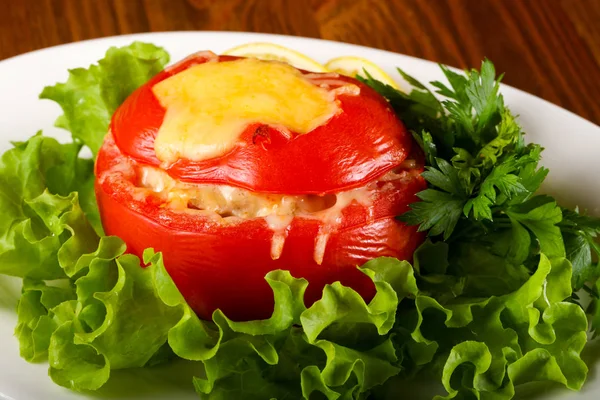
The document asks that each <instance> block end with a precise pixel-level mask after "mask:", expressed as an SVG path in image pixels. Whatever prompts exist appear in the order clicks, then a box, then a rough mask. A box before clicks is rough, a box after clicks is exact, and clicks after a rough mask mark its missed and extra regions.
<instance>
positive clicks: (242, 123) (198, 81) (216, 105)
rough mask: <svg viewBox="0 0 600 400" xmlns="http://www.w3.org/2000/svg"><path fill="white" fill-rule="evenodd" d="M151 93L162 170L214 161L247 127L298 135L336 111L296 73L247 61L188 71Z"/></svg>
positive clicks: (327, 95) (325, 94) (329, 96)
mask: <svg viewBox="0 0 600 400" xmlns="http://www.w3.org/2000/svg"><path fill="white" fill-rule="evenodd" d="M153 92H154V95H155V96H156V97H157V99H158V101H159V102H160V104H161V105H162V106H163V107H164V108H165V109H166V114H165V118H164V121H163V123H162V125H161V127H160V129H159V131H158V135H157V137H156V140H155V142H154V149H155V151H156V155H157V157H158V159H159V160H160V161H161V162H163V163H164V164H166V165H168V164H171V163H173V162H175V161H177V160H178V159H180V158H187V159H189V160H192V161H201V160H204V159H208V158H213V157H217V156H220V155H222V154H224V153H226V152H227V151H228V150H230V149H231V148H232V147H233V146H234V145H235V144H236V143H237V139H238V137H239V135H240V134H241V133H242V132H243V130H244V128H245V127H247V126H248V125H249V124H252V123H262V124H267V125H270V126H273V127H275V128H276V129H279V130H281V131H282V132H284V134H285V132H289V131H293V132H296V133H299V134H304V133H308V132H310V131H312V130H314V129H315V128H317V127H319V126H321V125H323V124H325V123H326V122H327V121H328V120H329V119H330V118H331V117H333V116H334V115H335V114H336V113H337V112H339V106H338V105H337V103H336V101H335V94H334V93H332V92H330V91H328V90H326V89H324V88H321V87H319V86H316V85H314V84H313V83H311V81H310V80H309V79H307V78H306V77H305V76H303V74H302V73H301V72H300V71H298V70H296V69H295V68H293V67H291V66H289V65H287V64H283V63H279V62H272V61H261V60H256V59H251V58H249V59H240V60H236V61H229V62H206V63H204V64H199V65H195V66H192V67H190V68H188V69H187V70H185V71H183V72H180V73H178V74H176V75H174V76H172V77H170V78H167V79H165V80H164V81H161V82H159V83H158V84H156V85H155V86H154V87H153Z"/></svg>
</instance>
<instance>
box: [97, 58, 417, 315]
mask: <svg viewBox="0 0 600 400" xmlns="http://www.w3.org/2000/svg"><path fill="white" fill-rule="evenodd" d="M422 170H423V159H422V155H421V152H420V149H419V148H418V146H417V145H416V144H415V143H414V142H413V140H412V137H411V135H410V133H409V132H408V131H407V130H406V129H405V128H404V126H403V124H402V123H401V121H399V120H398V119H397V118H396V116H395V115H394V113H393V111H392V109H391V108H390V107H389V105H388V104H387V102H386V100H385V99H384V98H382V97H381V96H380V95H378V94H377V93H376V92H375V91H373V90H372V89H371V88H369V87H368V86H366V85H364V84H362V83H361V82H359V81H357V80H355V79H352V78H349V77H344V76H339V75H337V74H317V73H309V72H306V71H301V70H297V69H295V68H293V67H291V66H289V65H287V64H283V63H278V62H269V61H259V60H256V59H247V58H237V57H228V56H217V55H215V54H213V53H210V52H204V53H198V54H195V55H192V56H190V57H188V58H187V59H185V60H183V61H181V62H180V63H178V64H176V65H174V66H172V67H170V68H168V69H166V70H165V71H163V72H161V73H159V74H158V75H157V76H155V77H154V78H153V79H152V80H150V81H149V82H148V83H147V84H145V85H143V86H142V87H140V88H139V89H138V90H137V91H135V92H134V93H133V94H132V95H131V96H130V97H129V98H127V99H126V101H125V102H124V103H123V104H122V105H121V106H120V107H119V109H118V110H117V111H116V112H115V114H114V115H113V118H112V121H111V126H110V131H109V132H108V134H107V136H106V139H105V141H104V145H103V146H102V148H101V149H100V151H99V154H98V157H97V161H96V196H97V200H98V204H99V207H100V213H101V217H102V223H103V226H104V229H105V231H106V233H107V234H109V235H116V236H119V237H121V238H122V239H123V240H124V241H125V242H126V243H127V245H128V251H129V252H131V253H133V254H136V255H138V256H141V254H142V253H143V251H144V249H146V248H149V247H152V248H154V249H155V250H156V251H161V252H162V253H163V255H164V260H165V266H166V268H167V271H168V272H169V274H170V275H171V277H172V278H173V280H174V282H175V284H176V285H177V287H178V288H179V290H180V291H181V293H182V294H183V296H184V297H185V299H186V300H187V302H188V303H189V304H190V306H191V307H192V308H193V309H194V310H195V311H196V313H197V314H198V315H199V316H200V317H201V318H205V319H209V318H210V317H211V314H212V312H214V311H215V310H216V309H221V310H222V311H223V312H224V313H225V314H226V315H227V316H228V317H230V318H232V319H234V320H250V319H261V318H267V317H268V316H270V315H271V313H272V312H273V294H272V290H271V288H270V287H269V285H268V284H267V282H266V281H265V279H264V277H265V275H266V274H267V273H268V272H269V271H272V270H275V269H284V270H288V271H290V273H291V274H292V275H293V276H295V277H302V278H305V279H306V280H307V281H308V282H309V285H308V288H307V291H306V293H305V302H306V304H307V305H310V304H311V303H312V302H314V301H315V300H317V299H318V298H320V296H321V293H322V289H323V287H324V286H325V285H326V284H329V283H333V282H335V281H340V282H341V283H342V284H344V285H347V286H350V287H352V288H353V289H355V290H356V291H357V292H358V293H360V294H361V295H362V296H363V297H364V298H365V300H369V299H370V298H371V297H372V296H373V295H374V293H375V287H374V286H373V283H372V281H371V279H369V278H368V277H367V276H365V275H364V274H362V273H361V272H360V271H359V270H358V268H357V267H359V266H361V265H362V264H364V263H365V262H366V261H368V260H370V259H373V258H376V257H379V256H392V257H397V258H399V259H410V258H411V257H412V254H413V251H414V250H415V248H416V247H417V246H418V245H419V244H420V243H421V242H422V240H423V235H422V234H421V233H418V232H417V231H416V228H415V227H409V226H406V225H405V224H403V223H402V222H400V221H398V220H397V219H396V216H398V215H400V214H402V213H404V212H405V211H407V210H408V205H409V204H410V203H413V202H415V201H417V198H416V196H415V194H416V193H417V192H419V191H421V190H423V189H424V188H425V182H424V180H423V179H422V178H421V176H420V173H421V172H422Z"/></svg>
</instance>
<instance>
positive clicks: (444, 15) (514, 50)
mask: <svg viewBox="0 0 600 400" xmlns="http://www.w3.org/2000/svg"><path fill="white" fill-rule="evenodd" d="M0 6H1V8H0V60H1V59H4V58H8V57H11V56H14V55H17V54H20V53H24V52H28V51H31V50H36V49H39V48H43V47H48V46H53V45H57V44H61V43H67V42H73V41H78V40H84V39H90V38H96V37H101V36H110V35H119V34H126V33H135V32H148V31H171V30H228V31H251V32H269V33H281V34H288V35H299V36H308V37H320V38H325V39H331V40H339V41H343V42H349V43H356V44H361V45H366V46H371V47H377V48H381V49H386V50H391V51H395V52H399V53H404V54H409V55H413V56H416V57H421V58H425V59H429V60H433V61H437V62H441V63H445V64H449V65H452V66H456V67H462V68H464V67H475V66H478V65H479V63H480V62H481V60H482V58H483V57H488V58H490V59H491V60H492V61H493V62H494V63H495V64H496V67H497V69H498V70H499V71H503V72H505V73H506V77H505V80H504V81H505V82H506V83H508V84H510V85H513V86H516V87H518V88H520V89H523V90H525V91H528V92H530V93H533V94H535V95H538V96H540V97H543V98H545V99H547V100H549V101H551V102H553V103H556V104H559V105H561V106H563V107H565V108H567V109H569V110H571V111H573V112H575V113H577V114H579V115H581V116H583V117H585V118H587V119H589V120H591V121H593V122H595V123H596V124H600V0H0ZM2 79H6V77H3V78H2Z"/></svg>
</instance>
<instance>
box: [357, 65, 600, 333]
mask: <svg viewBox="0 0 600 400" xmlns="http://www.w3.org/2000/svg"><path fill="white" fill-rule="evenodd" d="M440 67H441V69H442V71H443V73H444V75H445V78H446V80H447V83H443V82H440V81H435V82H431V83H430V85H428V86H426V85H424V84H422V83H421V82H419V81H418V80H416V79H415V78H413V77H411V76H410V75H408V74H407V73H405V72H404V71H402V70H400V69H398V72H399V73H400V74H401V75H402V77H403V78H404V79H405V80H406V82H408V83H409V84H410V85H411V86H412V91H411V92H410V93H404V92H402V91H399V90H396V89H394V88H393V87H391V86H388V85H385V84H383V83H381V82H379V81H377V80H375V79H374V78H373V77H372V76H370V75H369V74H368V73H367V72H366V71H365V73H366V76H367V78H364V79H363V81H364V82H365V83H367V84H368V85H369V86H371V87H372V88H374V89H375V90H377V91H378V92H379V93H380V94H382V95H383V96H384V97H386V98H387V99H388V101H389V102H390V104H391V106H392V107H393V108H394V110H395V112H396V113H397V115H398V117H399V118H400V119H401V120H402V121H403V122H404V123H405V125H406V126H407V128H408V129H409V130H410V131H411V132H412V134H413V136H414V137H415V140H416V141H417V143H418V144H419V145H420V147H421V148H422V149H423V152H424V154H425V158H426V167H425V169H426V170H425V172H424V173H423V174H422V175H423V177H424V178H425V179H426V180H427V182H428V188H427V189H426V190H424V191H422V192H420V193H418V197H419V198H420V199H421V201H420V202H417V203H414V204H412V205H411V209H410V211H408V212H407V213H405V214H404V215H402V216H400V217H399V218H400V219H401V220H403V221H405V222H406V223H408V224H411V225H418V226H419V230H420V231H427V232H428V235H429V237H430V238H431V241H432V242H433V243H436V242H444V243H447V244H448V245H450V247H449V250H448V260H449V261H448V262H449V267H448V271H447V273H448V274H451V275H458V276H464V275H468V274H472V275H474V276H475V275H477V274H478V273H479V272H478V271H464V270H461V266H464V265H467V264H468V263H466V262H464V258H465V257H470V256H472V255H474V254H476V255H477V257H478V258H479V259H481V260H487V261H488V264H489V260H502V262H501V263H497V266H498V268H499V269H502V271H500V270H499V271H497V272H496V273H497V274H499V275H501V274H507V276H509V275H511V274H514V276H520V277H521V278H524V277H526V276H527V274H525V275H523V274H522V271H523V268H525V270H529V271H530V272H529V273H533V272H534V270H535V268H536V265H537V262H538V260H539V254H540V253H541V252H543V253H544V254H546V255H547V256H548V257H567V258H568V259H569V261H571V264H572V265H573V275H572V287H573V291H574V293H573V301H576V302H577V301H578V299H579V298H578V296H577V294H576V292H577V291H579V290H580V289H583V290H585V291H586V292H588V293H589V294H590V295H591V296H592V297H593V298H594V297H595V298H598V292H599V291H600V281H599V280H598V278H599V277H600V263H598V262H597V260H598V256H599V255H600V245H599V244H598V243H597V242H596V238H597V237H598V236H600V219H598V218H593V217H591V216H588V215H585V214H584V213H579V211H578V210H574V211H571V210H567V209H564V208H561V207H560V206H559V205H558V204H557V203H556V201H555V200H554V198H552V197H551V196H548V195H542V194H537V192H538V189H539V188H540V185H541V184H542V182H543V181H544V179H545V178H546V176H547V174H548V170H547V169H546V168H544V167H542V166H540V160H541V155H542V151H543V149H542V147H541V146H540V145H537V144H526V142H525V140H524V132H523V130H522V129H521V126H520V125H519V124H518V122H517V119H516V117H515V116H514V115H513V114H512V113H511V112H510V110H509V109H508V108H507V107H506V106H505V104H504V98H503V96H502V94H501V93H500V81H501V79H502V76H498V77H497V76H496V71H495V68H494V65H493V64H492V63H491V62H490V61H489V60H485V61H484V62H483V63H482V65H481V69H480V70H479V71H478V70H475V69H473V70H470V71H465V73H464V74H460V73H456V72H454V71H453V70H451V69H449V68H448V67H445V66H440ZM430 243H431V242H430ZM475 264H477V263H475ZM480 265H481V269H482V270H483V269H489V268H490V267H489V265H488V266H483V265H482V263H480ZM485 273H486V274H489V273H490V272H489V270H486V272H485ZM470 279H471V281H475V280H476V278H473V277H472V276H471V278H470ZM467 286H468V285H467ZM479 289H481V288H479ZM465 290H467V291H468V288H467V289H465ZM477 294H482V293H480V292H478V293H477ZM486 294H487V295H489V293H486ZM597 309H598V311H597V312H596V313H597V315H596V316H595V322H594V325H595V327H596V329H597V330H600V307H597Z"/></svg>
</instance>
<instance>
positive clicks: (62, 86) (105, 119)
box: [40, 42, 169, 155]
mask: <svg viewBox="0 0 600 400" xmlns="http://www.w3.org/2000/svg"><path fill="white" fill-rule="evenodd" d="M168 61H169V55H168V53H167V52H166V51H165V50H164V49H162V48H160V47H157V46H155V45H153V44H148V43H140V42H134V43H133V44H131V45H129V46H125V47H120V48H116V47H112V48H110V49H109V50H108V51H107V52H106V55H105V57H104V58H103V59H102V60H100V61H99V62H98V64H97V65H92V66H90V67H89V68H87V69H85V68H76V69H72V70H70V71H69V79H68V80H67V82H65V83H58V84H56V85H54V86H48V87H46V88H45V89H44V91H43V92H42V94H41V95H40V98H42V99H49V100H53V101H55V102H56V103H58V105H60V107H61V108H62V110H63V112H64V114H63V115H61V116H60V117H59V118H58V119H57V120H56V126H58V127H59V128H64V129H66V130H68V131H70V132H71V134H72V135H73V139H74V140H75V141H76V142H77V143H83V144H85V145H86V146H88V147H89V148H90V149H91V150H92V153H93V154H94V155H96V153H97V152H98V149H100V146H101V145H102V141H103V140H104V136H105V135H106V133H107V131H108V124H109V122H110V118H111V116H112V114H113V113H114V112H115V110H116V109H117V107H118V106H119V105H120V104H121V103H122V102H123V101H124V100H125V99H126V98H127V96H129V95H130V94H131V93H132V92H133V91H134V90H135V89H137V88H138V87H139V86H141V85H143V84H144V83H146V82H147V81H148V80H149V79H150V78H152V77H153V76H154V75H156V74H157V73H158V72H160V71H161V70H162V69H163V68H164V67H165V65H166V64H167V62H168Z"/></svg>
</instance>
